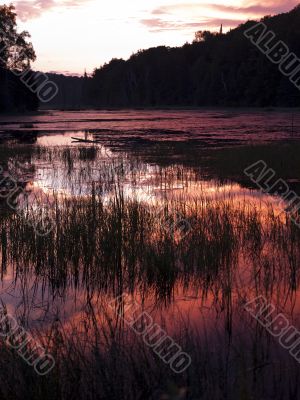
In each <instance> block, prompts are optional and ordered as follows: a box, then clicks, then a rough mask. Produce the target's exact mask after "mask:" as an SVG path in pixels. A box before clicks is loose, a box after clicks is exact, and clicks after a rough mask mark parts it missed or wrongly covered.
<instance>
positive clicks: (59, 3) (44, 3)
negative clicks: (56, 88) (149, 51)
mask: <svg viewBox="0 0 300 400" xmlns="http://www.w3.org/2000/svg"><path fill="white" fill-rule="evenodd" d="M208 1H210V0H208ZM4 3H5V2H4ZM2 4H3V2H2ZM14 4H15V5H16V8H17V11H18V15H19V25H20V28H21V29H26V30H28V31H29V32H30V33H31V35H32V42H33V45H34V47H35V50H36V53H37V57H38V59H37V61H36V62H35V64H34V65H33V67H34V68H35V69H39V70H42V71H60V72H70V73H83V71H84V69H85V68H86V69H87V71H88V72H92V70H93V69H94V68H95V67H96V66H100V65H102V64H103V63H104V62H108V61H109V60H110V59H111V58H113V57H122V58H128V57H129V56H130V55H131V54H132V53H133V52H136V51H137V50H139V49H144V48H148V47H153V46H158V45H167V46H181V45H182V44H184V43H185V42H191V41H192V40H193V37H194V32H195V31H197V30H204V29H211V30H218V29H219V28H220V24H221V23H222V24H223V26H224V29H225V30H226V29H229V28H234V27H235V26H237V25H238V24H240V23H241V22H243V21H245V20H247V19H258V18H260V17H261V16H264V15H268V14H277V13H280V12H286V11H289V10H290V9H292V8H293V7H294V6H296V5H297V4H298V1H291V0H286V1H282V0H265V1H264V2H263V3H262V2H261V1H257V0H253V1H251V0H244V1H243V0H227V1H226V2H225V1H224V0H214V2H211V3H210V2H207V1H183V0H179V1H176V0H175V1H172V0H147V1H145V0H130V1H124V0H109V1H103V0H19V1H16V2H14Z"/></svg>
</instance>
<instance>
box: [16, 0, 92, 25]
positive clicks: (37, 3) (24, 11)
mask: <svg viewBox="0 0 300 400" xmlns="http://www.w3.org/2000/svg"><path fill="white" fill-rule="evenodd" d="M87 1H89V0H59V1H56V0H20V1H17V2H16V3H15V6H16V10H17V14H18V17H19V18H20V19H21V20H22V21H26V20H28V19H32V18H36V17H39V16H40V15H41V14H42V13H43V12H45V11H48V10H51V9H53V8H62V7H64V8H70V7H78V6H80V5H82V4H83V3H85V2H87Z"/></svg>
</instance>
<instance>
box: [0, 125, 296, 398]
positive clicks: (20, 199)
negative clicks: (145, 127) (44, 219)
mask: <svg viewBox="0 0 300 400" xmlns="http://www.w3.org/2000/svg"><path fill="white" fill-rule="evenodd" d="M74 137H80V138H86V139H88V140H94V139H95V137H97V136H96V135H95V132H90V131H84V132H75V131H70V132H67V133H66V134H62V133H59V134H55V135H46V136H45V135H38V136H37V138H36V143H35V144H29V145H24V144H23V143H20V142H16V141H15V140H13V141H11V139H9V141H7V142H6V143H5V144H2V145H1V146H0V151H1V160H2V161H1V162H2V167H3V169H4V174H7V173H10V174H11V175H13V176H14V177H15V181H16V183H17V186H18V187H20V188H22V189H23V192H22V195H20V194H17V193H16V194H15V195H14V202H15V203H16V204H17V205H18V211H19V212H16V211H15V210H14V209H12V208H10V207H8V205H7V201H6V200H7V196H8V193H9V190H12V191H13V189H12V188H10V187H9V186H3V184H2V187H1V192H3V193H4V192H5V191H6V192H8V193H6V197H5V196H3V198H2V201H1V208H0V212H1V220H0V235H1V247H0V250H1V251H0V256H1V258H0V265H1V294H0V296H1V300H2V301H3V302H4V303H5V304H6V306H7V309H8V311H9V312H10V313H11V314H13V315H17V316H18V318H19V320H20V321H21V323H22V324H23V326H26V327H27V328H28V329H30V330H31V331H32V332H35V334H37V335H42V336H43V337H45V340H46V341H47V343H51V348H52V351H53V352H54V353H55V354H56V357H57V358H58V359H59V360H60V362H62V360H63V359H64V357H66V358H65V359H64V360H66V359H67V360H68V359H69V358H68V357H69V354H72V357H75V358H76V365H81V363H82V362H83V360H85V361H84V362H85V363H86V358H85V357H87V355H88V360H89V361H88V363H91V365H92V367H91V370H92V371H95V370H97V371H98V370H99V369H98V368H96V367H95V365H98V364H97V363H98V362H99V359H101V365H104V364H105V366H106V367H107V365H111V363H113V360H116V362H117V365H115V366H114V368H113V371H114V372H115V371H118V373H121V372H120V369H119V367H120V365H121V359H122V357H124V360H126V363H127V364H126V365H128V366H129V367H128V368H131V367H132V362H133V361H132V360H133V359H134V360H135V361H134V362H135V363H136V365H139V364H140V363H142V362H143V360H144V359H143V357H144V355H145V354H148V353H147V351H148V350H147V351H146V350H145V348H143V347H139V346H140V343H139V342H138V341H137V338H136V337H134V335H133V333H132V332H129V331H128V330H126V329H125V326H124V323H122V320H120V318H118V316H117V313H115V312H114V311H113V310H111V309H109V307H108V304H109V302H110V301H111V300H112V299H114V298H115V297H116V296H120V295H121V294H123V293H127V294H128V295H129V296H132V297H133V298H135V299H137V301H138V302H139V303H140V304H141V305H142V308H143V310H147V312H148V313H149V314H151V316H152V317H153V319H154V320H155V321H156V322H157V323H159V325H160V326H161V327H163V328H164V329H166V331H167V332H168V334H170V335H172V336H174V338H176V340H177V341H178V343H180V345H181V346H182V347H183V348H184V349H185V350H186V351H189V352H190V353H191V355H192V358H193V369H192V370H191V372H189V373H190V374H191V377H192V379H195V382H198V377H197V373H198V372H197V371H200V370H201V371H203V374H205V376H208V377H209V376H216V372H215V371H216V368H219V370H220V376H223V375H222V374H225V373H226V374H228V375H229V378H228V379H229V381H228V386H229V387H230V388H231V389H230V390H232V391H233V392H234V390H235V389H234V388H235V387H236V380H237V381H238V382H241V381H242V378H241V373H243V374H244V373H245V374H246V375H247V376H249V374H250V373H249V372H247V371H249V370H250V371H252V372H253V371H254V372H253V381H252V380H251V382H252V383H253V382H257V380H256V378H255V376H254V375H255V374H256V372H255V371H256V369H257V368H261V365H265V362H266V359H267V360H272V363H271V366H270V369H271V371H272V373H271V374H270V373H268V372H267V371H265V370H263V371H264V372H263V373H262V376H261V380H260V382H262V383H255V384H254V383H253V386H252V387H255V393H256V394H257V398H263V396H264V397H265V398H271V392H272V390H273V389H272V388H274V380H272V378H271V377H272V376H273V377H276V374H277V372H276V371H278V368H277V367H278V366H280V368H281V370H284V371H296V370H295V368H294V367H293V365H292V363H293V361H292V360H291V359H289V356H288V354H285V353H284V352H283V351H281V350H280V348H279V347H278V346H276V344H274V343H273V344H272V345H271V346H270V345H269V340H268V337H267V335H266V333H265V332H263V331H259V330H258V328H257V326H255V323H254V322H255V321H254V322H253V321H251V317H250V316H249V315H247V314H246V313H245V310H244V305H245V303H246V302H247V301H249V300H251V299H252V298H254V297H256V296H257V295H264V296H265V297H266V298H267V299H268V300H269V301H270V302H272V304H274V305H275V306H276V309H277V311H278V312H284V313H285V315H287V316H288V318H289V319H290V321H292V323H293V324H294V325H295V326H296V327H297V326H298V327H299V326H300V324H299V322H300V321H299V311H300V308H299V307H300V304H299V268H298V265H299V259H300V254H299V251H300V246H299V244H300V231H299V230H298V228H297V227H296V226H295V225H293V223H292V222H291V221H290V220H289V218H288V216H287V215H286V214H285V212H283V210H282V208H281V202H280V199H279V198H277V197H275V196H269V195H265V194H262V193H260V192H259V191H257V190H255V188H253V187H251V182H249V181H247V179H246V177H245V176H244V174H243V170H244V168H245V167H246V166H247V165H250V164H251V162H254V161H257V159H260V158H264V159H266V161H268V165H270V166H272V167H273V168H274V169H275V170H276V171H278V174H279V176H282V177H284V178H286V179H288V180H289V182H290V183H291V184H292V185H293V189H295V190H297V186H298V182H299V180H298V178H299V174H298V172H299V171H300V168H299V167H300V165H299V157H298V154H299V144H298V143H297V142H293V143H292V144H291V145H288V146H285V147H282V146H281V145H274V146H268V147H264V146H251V147H248V148H243V147H238V148H232V147H229V148H222V149H219V150H217V149H214V150H209V149H207V148H205V149H204V148H202V147H201V146H197V145H196V144H195V143H194V144H193V145H192V146H191V145H190V144H187V143H185V144H182V143H181V144H180V145H178V143H176V142H169V143H167V144H166V143H165V144H164V143H156V144H155V143H154V142H153V143H151V144H149V143H142V144H141V143H137V142H136V141H129V142H126V143H124V141H122V140H121V143H120V141H119V140H115V141H113V142H111V143H110V145H108V143H86V144H85V143H76V141H74V140H73V139H72V138H74ZM262 154H263V156H262ZM278 154H280V155H281V159H280V160H279V159H278ZM13 193H14V192H13ZM24 196H25V197H26V199H24ZM37 198H38V199H39V202H40V203H41V204H45V203H46V201H47V204H48V205H49V204H50V210H49V212H50V215H51V218H52V220H53V221H54V222H55V224H54V229H53V230H52V231H51V232H50V233H49V235H47V236H43V237H41V236H38V235H37V234H36V232H35V231H34V229H33V225H32V224H30V223H29V222H32V221H34V220H35V219H36V218H37V208H36V207H30V204H32V203H33V202H34V199H37ZM24 204H26V207H25V206H24ZM177 215H180V216H181V217H182V218H183V219H184V220H186V221H188V224H189V226H190V227H191V229H190V230H189V231H188V232H185V233H186V234H185V235H182V236H180V235H179V234H174V230H173V229H170V227H172V226H174V223H175V222H176V216H177ZM240 349H245V350H243V351H242V352H241V350H240ZM253 349H254V350H253ZM127 351H128V353H127ZM68 352H69V353H68ZM105 354H109V356H107V358H105ZM116 354H117V355H116ZM129 355H130V356H129ZM95 357H96V358H95ZM101 357H104V358H105V360H104V361H103V358H101ZM135 357H136V358H135ZM98 358H99V359H98ZM95 359H96V360H98V361H97V362H96V361H95ZM150 359H151V358H149V359H147V360H146V361H145V363H146V364H147V365H148V366H149V360H150ZM91 360H94V361H93V362H95V363H96V364H95V365H94V364H93V363H92V361H91ZM203 360H204V361H203ZM205 360H206V361H205ZM228 360H230V366H228ZM274 360H275V361H276V362H275V361H274ZM65 362H66V361H64V362H62V364H63V365H64V366H65ZM150 364H151V362H150ZM88 365H90V364H88ZM151 365H152V364H151ZM239 365H245V367H241V368H240V367H239ZM106 367H105V368H106ZM58 368H59V367H58ZM88 368H89V367H87V364H85V365H84V368H83V369H84V370H87V371H90V370H89V369H88ZM107 368H108V367H107ZM151 368H153V371H157V370H156V369H155V368H156V367H154V366H152V367H151ZM240 371H242V372H240ZM252 372H251V377H252ZM155 373H156V372H153V374H155ZM286 373H287V372H286ZM93 374H94V372H93ZM93 374H92V375H93ZM164 374H166V375H164V376H169V375H168V373H167V372H164ZM193 374H194V375H193ZM295 374H296V372H295ZM217 375H218V374H217ZM132 376H133V377H134V373H133V374H132ZM220 376H217V378H216V379H217V380H219V381H222V378H221V377H220ZM102 378H103V377H102ZM169 378H170V379H171V377H169ZM126 379H127V381H128V380H130V379H131V376H130V377H127V378H126ZM251 379H252V378H251ZM274 379H275V378H274ZM282 379H283V381H284V382H286V381H287V379H288V378H287V376H284V378H282ZM98 381H99V382H102V380H98ZM176 382H177V381H176ZM209 382H210V380H209V378H207V381H206V382H205V385H208V387H207V388H206V389H205V390H207V391H208V392H207V393H210V383H209ZM182 384H185V385H186V384H187V383H186V382H185V383H182ZM284 387H285V386H284ZM192 388H193V389H191V390H193V397H192V398H197V396H198V397H199V393H198V391H197V390H198V389H197V388H198V383H197V384H195V385H192ZM101 390H105V389H104V388H102V387H101ZM253 390H254V389H253ZM282 390H283V391H285V389H282ZM208 397H209V396H208ZM212 398H218V397H212ZM232 398H238V397H236V396H235V397H232Z"/></svg>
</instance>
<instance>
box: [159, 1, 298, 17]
mask: <svg viewBox="0 0 300 400" xmlns="http://www.w3.org/2000/svg"><path fill="white" fill-rule="evenodd" d="M241 3H242V4H241V5H240V6H231V5H223V4H215V3H201V4H199V3H197V4H196V3H181V4H173V5H169V6H162V7H158V8H156V9H154V10H153V11H152V14H153V15H167V14H168V15H170V14H173V13H174V12H178V11H180V10H185V11H187V10H190V11H193V12H195V10H197V11H199V12H201V10H205V9H206V10H213V11H216V12H226V13H230V14H244V15H245V16H247V15H249V14H250V15H260V16H265V15H269V14H279V13H282V12H286V11H289V10H291V9H292V8H294V7H296V6H297V5H298V4H299V2H298V1H297V0H284V1H283V0H279V1H278V0H276V1H273V0H269V1H268V0H265V1H264V3H263V5H262V4H261V2H260V1H247V2H241Z"/></svg>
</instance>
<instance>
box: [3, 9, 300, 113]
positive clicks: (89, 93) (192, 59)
mask: <svg viewBox="0 0 300 400" xmlns="http://www.w3.org/2000/svg"><path fill="white" fill-rule="evenodd" d="M262 21H263V22H264V23H265V24H266V25H267V27H268V28H269V29H270V30H272V31H274V32H275V33H276V36H277V38H278V40H282V41H284V43H286V45H287V46H288V47H289V49H290V51H291V52H294V53H295V54H296V55H298V56H299V57H300V6H297V7H296V8H295V9H293V10H292V11H290V12H289V13H284V14H279V15H276V16H273V17H270V16H266V17H264V18H263V19H262ZM255 23H256V22H255V21H247V22H246V23H245V24H242V25H240V26H239V27H237V28H235V29H233V30H231V31H230V32H227V33H225V34H223V32H222V31H221V32H219V33H212V32H209V31H204V32H200V31H199V32H197V33H196V35H195V40H194V41H193V43H191V44H188V43H187V44H185V45H184V46H182V47H175V48H171V47H166V46H159V47H156V48H150V49H147V50H141V51H138V52H137V53H136V54H133V55H132V56H131V57H130V58H129V59H128V60H127V61H125V60H123V59H112V60H111V61H110V62H109V63H107V64H104V65H103V66H101V67H100V68H96V69H95V70H94V72H93V74H92V76H90V77H88V76H87V75H84V76H83V77H71V76H64V75H59V74H47V75H48V76H49V79H51V81H53V82H55V83H56V84H57V86H58V88H59V92H58V94H57V96H56V97H55V98H54V99H53V100H52V101H50V102H49V103H46V104H44V105H43V108H59V109H83V108H119V107H124V108H129V107H164V106H166V107H172V106H174V107H188V106H190V107H198V106H233V107H237V106H244V107H253V106H254V107H269V106H287V107H290V106H298V105H300V92H299V90H298V89H296V88H295V87H294V86H293V85H292V83H290V82H289V79H288V78H286V77H285V76H284V75H282V74H281V73H280V71H279V70H278V67H277V66H276V65H274V64H273V63H272V62H270V61H269V60H268V58H267V57H266V56H265V55H264V54H262V53H261V52H260V51H259V50H258V49H257V48H256V47H255V46H254V45H253V44H252V43H251V42H250V41H249V40H248V39H247V38H246V37H245V35H244V32H245V31H246V30H247V29H249V28H250V27H251V26H253V25H254V24H255ZM0 41H1V36H0ZM30 45H31V44H30ZM34 57H35V55H34V53H29V54H28V57H27V62H29V61H30V60H33V59H34ZM0 67H1V69H0V85H3V82H6V86H4V87H6V91H5V90H4V91H3V90H1V98H0V110H1V108H3V107H4V106H3V103H4V104H6V106H7V105H8V107H11V105H12V104H17V105H18V107H19V108H20V104H18V102H19V103H21V106H22V104H23V107H24V104H27V106H28V108H32V109H33V108H36V106H37V103H36V99H35V98H34V96H32V95H30V94H29V93H28V91H26V88H21V87H20V85H19V82H17V78H15V77H13V76H12V75H11V74H10V73H9V71H7V69H6V70H5V66H3V65H2V66H1V65H0ZM3 68H4V69H3ZM7 82H10V83H9V85H10V86H7ZM3 93H4V94H5V93H6V94H5V95H4V94H3ZM3 98H4V101H3ZM26 98H27V99H26ZM7 99H8V100H9V101H7ZM18 99H19V100H18ZM22 99H23V100H22ZM4 108H5V107H4Z"/></svg>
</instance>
